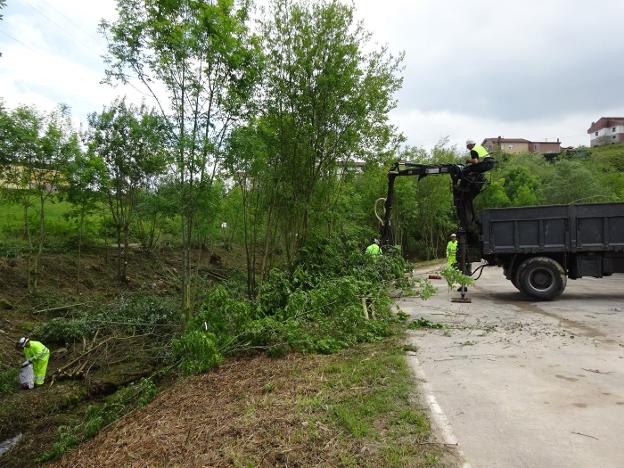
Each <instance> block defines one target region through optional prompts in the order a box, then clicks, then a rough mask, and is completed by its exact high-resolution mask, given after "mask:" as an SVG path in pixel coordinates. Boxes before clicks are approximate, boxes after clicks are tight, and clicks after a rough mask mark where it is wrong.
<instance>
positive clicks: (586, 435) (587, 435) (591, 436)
mask: <svg viewBox="0 0 624 468" xmlns="http://www.w3.org/2000/svg"><path fill="white" fill-rule="evenodd" d="M572 434H577V435H580V436H583V437H589V438H590V439H596V440H599V439H598V437H594V436H593V435H589V434H583V433H582V432H575V431H572Z"/></svg>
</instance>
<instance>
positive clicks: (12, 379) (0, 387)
mask: <svg viewBox="0 0 624 468" xmlns="http://www.w3.org/2000/svg"><path fill="white" fill-rule="evenodd" d="M18 376H19V370H18V369H16V368H10V369H6V370H0V395H1V394H3V393H11V392H14V391H16V390H17V388H18V385H17V383H18Z"/></svg>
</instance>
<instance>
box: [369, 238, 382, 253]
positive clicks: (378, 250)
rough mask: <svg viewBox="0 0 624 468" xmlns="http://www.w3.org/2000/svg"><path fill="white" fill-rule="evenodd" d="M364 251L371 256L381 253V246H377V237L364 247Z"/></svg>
mask: <svg viewBox="0 0 624 468" xmlns="http://www.w3.org/2000/svg"><path fill="white" fill-rule="evenodd" d="M366 253H367V254H368V255H372V256H377V255H381V247H379V241H378V240H377V239H375V240H374V241H373V243H372V244H371V245H369V246H368V247H366Z"/></svg>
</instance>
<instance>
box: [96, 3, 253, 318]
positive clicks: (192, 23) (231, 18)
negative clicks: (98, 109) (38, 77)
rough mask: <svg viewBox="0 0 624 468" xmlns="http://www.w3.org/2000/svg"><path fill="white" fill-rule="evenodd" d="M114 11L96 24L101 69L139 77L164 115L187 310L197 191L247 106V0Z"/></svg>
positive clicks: (117, 77)
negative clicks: (101, 42)
mask: <svg viewBox="0 0 624 468" xmlns="http://www.w3.org/2000/svg"><path fill="white" fill-rule="evenodd" d="M117 12H118V19H117V20H116V21H115V22H114V23H106V22H104V23H103V24H102V29H103V31H104V33H105V35H106V37H107V39H108V55H107V57H106V64H107V77H108V80H109V81H111V82H112V81H121V82H127V81H128V80H130V79H132V78H136V79H138V80H139V82H140V83H141V84H142V85H143V87H144V89H145V90H146V91H147V93H149V94H150V95H151V96H152V97H153V99H154V100H155V102H156V103H157V105H158V108H159V110H160V112H161V114H162V116H163V117H164V118H165V119H166V121H167V123H168V128H169V129H170V137H171V141H172V143H173V146H174V152H175V175H176V180H177V183H178V185H179V187H178V193H179V195H180V201H179V210H180V213H181V232H182V273H181V276H182V278H181V279H182V303H183V309H184V311H185V313H186V316H187V317H190V314H191V307H192V294H191V291H192V288H191V286H192V285H191V282H192V260H193V259H192V256H191V245H192V241H193V232H194V228H195V222H196V217H197V213H198V211H199V209H200V206H199V205H200V204H199V198H200V194H201V193H202V192H203V191H204V190H207V189H208V188H209V187H210V186H211V185H212V183H213V182H214V180H215V176H216V174H217V170H218V168H219V165H220V162H221V158H222V148H223V143H224V141H225V139H226V138H227V135H228V133H229V131H230V130H231V128H232V126H233V125H234V124H235V123H236V122H237V121H238V120H239V119H240V118H241V117H243V116H245V115H246V114H247V113H248V112H249V104H250V103H251V102H252V101H251V100H250V94H251V93H252V91H253V89H254V85H255V82H256V80H257V78H258V76H259V73H258V69H259V65H258V58H259V55H260V54H259V51H258V45H257V43H256V41H255V39H254V38H253V36H252V35H251V34H250V32H249V30H248V28H247V25H246V22H247V18H248V14H247V13H248V5H247V2H243V4H242V5H241V7H240V8H237V7H236V6H235V3H234V1H233V0H216V1H213V2H206V1H204V0H117ZM160 90H162V91H160Z"/></svg>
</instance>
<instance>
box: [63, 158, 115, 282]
mask: <svg viewBox="0 0 624 468" xmlns="http://www.w3.org/2000/svg"><path fill="white" fill-rule="evenodd" d="M63 172H64V174H65V178H66V181H67V186H66V187H65V197H66V199H67V201H69V202H70V203H71V204H72V207H73V208H72V209H71V210H70V211H69V212H68V213H67V214H66V217H67V218H70V219H75V221H76V230H77V234H78V255H77V258H76V294H80V282H81V280H82V277H81V273H82V269H81V266H82V265H81V259H82V245H83V238H84V230H85V229H84V228H85V221H86V219H87V216H89V215H92V214H93V213H95V212H96V211H97V210H98V209H99V208H100V204H101V203H100V202H101V201H102V192H101V190H100V186H99V184H98V183H99V181H101V180H103V179H104V178H105V173H106V167H105V165H104V161H103V160H102V158H100V157H99V156H97V155H95V154H94V153H93V152H90V151H87V152H82V151H80V152H78V153H76V154H75V156H74V157H73V158H72V159H70V160H69V161H68V162H67V165H66V166H65V168H64V171H63Z"/></svg>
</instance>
